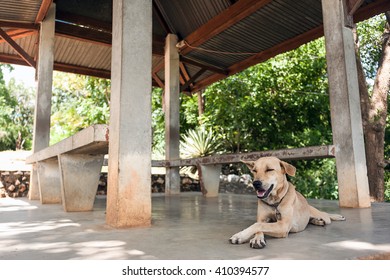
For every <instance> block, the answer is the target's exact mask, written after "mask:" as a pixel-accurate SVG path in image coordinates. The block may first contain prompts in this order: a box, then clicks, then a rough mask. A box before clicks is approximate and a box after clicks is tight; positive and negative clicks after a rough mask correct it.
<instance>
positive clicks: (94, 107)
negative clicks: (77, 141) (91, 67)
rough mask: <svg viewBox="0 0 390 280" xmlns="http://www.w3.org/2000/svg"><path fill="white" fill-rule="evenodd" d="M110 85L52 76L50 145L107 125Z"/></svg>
mask: <svg viewBox="0 0 390 280" xmlns="http://www.w3.org/2000/svg"><path fill="white" fill-rule="evenodd" d="M109 100H110V81H109V80H105V79H99V78H95V77H90V76H82V75H76V74H68V73H63V72H55V74H54V79H53V97H52V116H51V131H50V133H51V135H50V142H51V144H54V143H56V142H58V141H60V140H62V139H64V138H66V137H69V136H71V135H73V134H74V133H75V132H77V131H79V130H81V129H83V128H85V127H88V126H89V125H91V124H103V123H108V121H109V113H110V109H109Z"/></svg>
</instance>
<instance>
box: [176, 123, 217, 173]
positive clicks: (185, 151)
mask: <svg viewBox="0 0 390 280" xmlns="http://www.w3.org/2000/svg"><path fill="white" fill-rule="evenodd" d="M180 146H181V148H180V152H181V157H182V158H196V157H205V156H209V155H212V154H215V153H217V152H218V151H219V149H220V143H219V141H218V139H217V137H216V136H215V135H214V134H213V131H212V130H211V129H208V130H206V128H205V127H203V126H202V127H199V128H197V129H190V130H188V131H187V134H185V135H183V136H182V140H181V141H180ZM181 173H182V174H186V175H188V176H189V177H191V178H194V179H197V180H198V179H199V175H198V171H197V167H195V166H186V167H183V168H182V169H181Z"/></svg>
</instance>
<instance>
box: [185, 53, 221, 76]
mask: <svg viewBox="0 0 390 280" xmlns="http://www.w3.org/2000/svg"><path fill="white" fill-rule="evenodd" d="M180 61H181V62H184V63H186V64H190V65H193V66H197V67H200V68H205V69H206V70H209V71H211V72H215V73H218V74H221V75H225V76H227V75H228V70H224V69H221V68H218V67H215V66H211V65H207V64H205V63H201V62H198V61H195V60H192V59H190V58H186V57H183V56H180Z"/></svg>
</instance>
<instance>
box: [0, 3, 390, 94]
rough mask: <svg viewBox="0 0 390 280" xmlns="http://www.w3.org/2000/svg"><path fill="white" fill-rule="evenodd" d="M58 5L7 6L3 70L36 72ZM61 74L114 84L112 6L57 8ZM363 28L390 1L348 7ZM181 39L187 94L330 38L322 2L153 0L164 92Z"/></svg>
mask: <svg viewBox="0 0 390 280" xmlns="http://www.w3.org/2000/svg"><path fill="white" fill-rule="evenodd" d="M51 2H52V1H51V0H20V1H14V0H0V62H3V63H11V64H20V65H30V66H33V67H35V64H36V60H37V53H38V32H39V23H40V22H41V21H42V20H43V19H44V17H45V15H46V13H47V10H48V7H49V6H50V4H51ZM54 2H55V3H56V27H55V31H56V40H55V53H54V61H55V64H54V69H55V70H59V71H65V72H72V73H79V74H84V75H91V76H96V77H102V78H110V69H111V27H112V1H111V0H57V1H54ZM347 2H348V11H349V13H350V14H351V15H353V18H354V21H355V22H358V21H361V20H364V19H367V18H370V17H372V16H374V15H377V14H380V13H383V12H385V11H388V10H390V1H389V0H349V1H347ZM168 33H174V34H176V35H177V36H178V38H179V44H178V45H179V52H180V60H181V63H180V83H181V90H182V91H185V92H196V91H198V90H200V89H202V88H204V87H206V86H207V85H210V84H211V83H213V82H216V81H218V80H220V79H223V78H225V77H227V76H229V75H232V74H234V73H237V72H239V71H242V70H244V69H246V68H248V67H249V66H252V65H254V64H257V63H260V62H262V61H265V60H267V59H269V58H271V57H273V56H275V55H277V54H279V53H283V52H286V51H289V50H292V49H295V48H297V47H299V46H300V45H302V44H304V43H307V42H309V41H311V40H314V39H316V38H319V37H321V36H323V27H322V10H321V0H273V1H271V0H239V1H237V0H153V60H152V77H151V78H152V81H153V85H155V86H160V87H163V86H164V57H163V55H164V42H165V37H166V35H167V34H168Z"/></svg>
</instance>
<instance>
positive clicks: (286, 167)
mask: <svg viewBox="0 0 390 280" xmlns="http://www.w3.org/2000/svg"><path fill="white" fill-rule="evenodd" d="M280 166H281V167H282V169H283V170H284V171H285V172H286V173H287V174H288V175H290V176H295V171H296V168H295V167H294V166H292V165H291V164H289V163H287V162H285V161H282V160H281V161H280Z"/></svg>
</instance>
